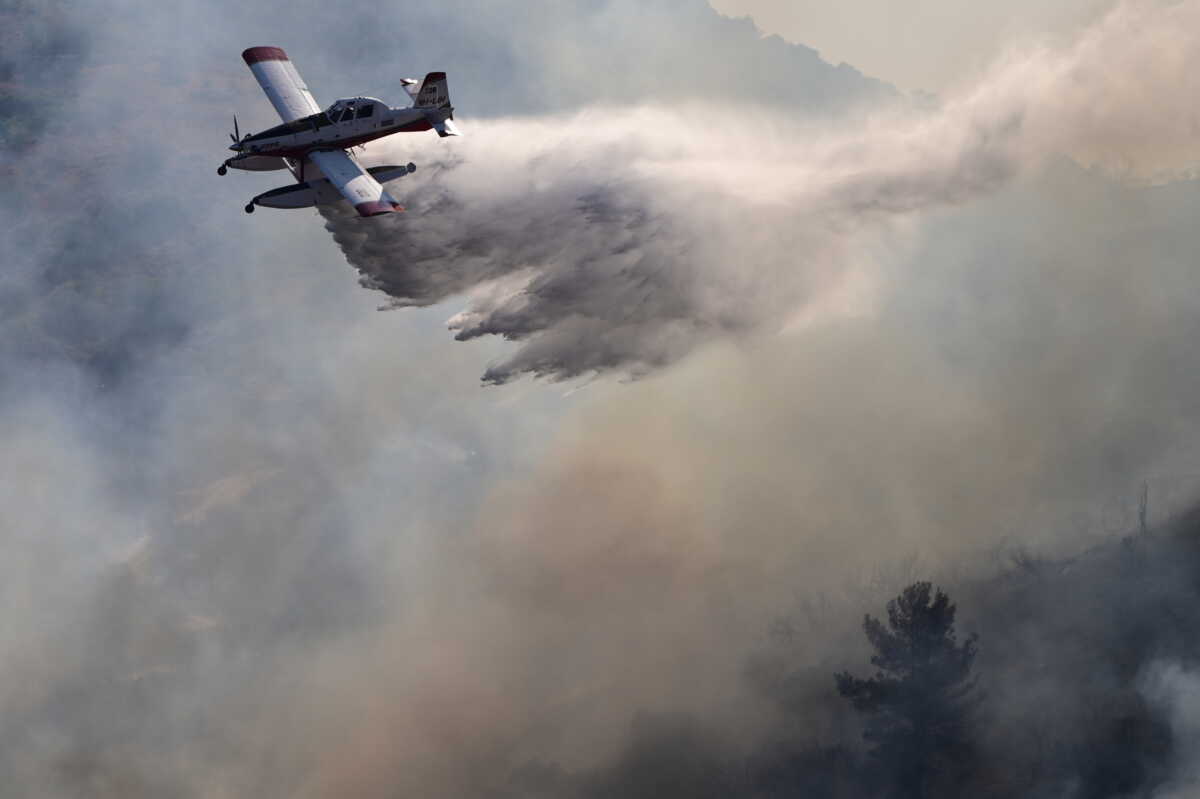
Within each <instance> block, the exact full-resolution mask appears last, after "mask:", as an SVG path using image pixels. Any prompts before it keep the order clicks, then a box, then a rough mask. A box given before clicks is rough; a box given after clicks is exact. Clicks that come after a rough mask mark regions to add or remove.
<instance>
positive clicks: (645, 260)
mask: <svg viewBox="0 0 1200 799" xmlns="http://www.w3.org/2000/svg"><path fill="white" fill-rule="evenodd" d="M1197 24H1200V6H1198V5H1197V4H1194V3H1188V4H1180V5H1176V6H1173V7H1171V8H1167V9H1165V10H1164V9H1161V8H1158V7H1157V6H1155V5H1153V4H1147V3H1131V4H1127V5H1124V6H1121V7H1120V8H1118V9H1117V10H1116V11H1114V12H1112V13H1111V14H1110V15H1109V16H1107V17H1106V18H1105V19H1104V20H1103V21H1102V22H1101V23H1099V24H1098V25H1096V26H1095V27H1093V28H1092V29H1090V30H1088V31H1087V32H1086V33H1085V34H1084V35H1083V36H1081V37H1080V38H1079V39H1078V40H1077V41H1075V42H1074V43H1073V44H1072V45H1071V46H1070V47H1067V48H1065V49H1055V48H1054V47H1051V46H1049V45H1041V46H1037V47H1029V48H1026V49H1024V50H1021V51H1014V52H1012V53H1011V54H1010V55H1009V56H1008V57H1007V58H1006V59H1004V60H1003V61H1002V62H1000V63H999V64H997V65H996V66H995V68H994V69H992V70H991V71H990V72H989V73H987V74H986V75H985V76H984V77H983V79H982V80H981V82H979V83H978V84H977V85H976V86H974V87H973V88H971V89H969V90H967V91H963V92H961V93H960V94H958V95H956V96H954V97H952V98H950V99H949V100H948V101H947V102H946V103H945V104H944V106H943V107H942V108H940V109H939V110H937V111H934V112H930V113H917V112H912V111H893V112H891V113H887V114H883V115H878V116H874V117H870V118H867V119H865V120H863V121H862V122H861V123H860V124H857V125H853V124H850V125H847V124H846V123H842V125H841V127H839V129H838V130H837V131H830V130H817V129H814V128H813V127H812V126H811V124H809V125H805V124H804V123H801V122H799V121H797V120H796V119H795V118H793V117H789V116H784V115H781V114H779V113H772V112H766V111H762V110H758V109H752V108H738V107H737V104H736V102H734V103H732V104H724V105H722V106H720V110H714V109H713V108H705V109H701V108H694V107H693V108H685V109H668V108H610V109H591V110H588V111H586V112H584V113H580V114H577V115H574V116H565V117H557V118H542V119H537V120H533V121H529V120H500V121H488V122H471V121H469V120H468V121H467V122H466V123H465V127H466V129H467V130H468V131H470V136H469V137H467V138H465V139H463V140H451V141H450V142H449V143H447V144H446V145H445V151H446V153H447V154H446V155H445V156H443V157H442V160H441V161H439V162H436V163H433V164H427V165H426V167H425V168H424V169H423V170H421V171H420V172H419V173H418V175H417V176H416V177H415V178H410V179H409V180H408V181H407V182H405V183H404V184H402V186H403V188H402V190H401V193H402V194H403V195H404V196H405V197H406V202H407V204H408V206H409V213H408V214H406V215H404V216H402V217H391V218H387V219H383V220H373V221H371V222H369V223H364V222H362V221H360V220H358V219H357V218H356V217H354V216H353V215H352V214H350V213H349V212H348V211H343V210H341V209H323V210H322V213H323V214H324V215H325V217H326V220H327V227H328V228H329V229H330V230H331V231H332V232H333V234H334V236H335V238H336V239H337V241H338V243H339V244H340V245H341V246H342V248H343V250H344V251H345V253H346V257H347V258H348V260H349V261H350V263H351V264H353V265H354V266H355V267H356V268H358V269H359V270H360V272H361V273H362V275H363V277H362V282H363V285H365V286H367V287H370V288H375V289H379V290H381V291H383V292H385V293H386V294H388V295H390V298H391V299H390V303H389V307H400V306H412V305H416V306H421V305H429V304H432V303H436V302H440V301H442V300H445V299H446V298H448V297H451V296H454V295H459V294H465V295H467V296H468V298H469V304H468V307H467V309H466V310H465V311H463V312H462V313H460V314H458V315H456V316H455V317H454V318H452V319H451V320H450V327H451V329H452V330H454V331H456V337H457V338H459V339H460V340H467V339H472V338H476V337H479V336H483V335H488V334H495V335H499V336H503V337H505V338H507V339H512V340H515V341H519V342H520V346H519V347H518V349H517V350H516V352H515V353H513V354H512V355H511V356H509V357H508V358H507V359H505V360H503V361H501V362H500V363H498V364H495V365H493V366H492V367H491V368H490V369H488V371H487V372H486V374H485V375H484V381H485V382H489V383H504V382H507V381H509V380H511V379H513V378H515V377H517V376H519V375H521V374H526V373H528V374H534V375H540V376H548V377H551V378H556V379H563V378H572V377H577V376H580V375H586V374H589V373H597V372H605V371H610V370H615V371H618V372H623V373H627V374H630V375H635V376H636V375H639V374H643V373H645V372H647V371H649V370H652V369H654V368H656V367H661V366H663V365H666V364H669V363H671V362H673V361H675V360H677V359H678V358H680V357H682V356H683V355H685V354H686V353H688V352H689V351H691V350H692V349H694V348H695V347H696V346H698V345H700V344H702V343H703V342H705V341H707V340H710V339H712V338H713V337H715V336H719V335H722V334H728V333H739V332H745V331H753V330H760V329H764V328H765V329H777V328H780V327H781V326H783V325H785V324H786V323H787V321H788V320H789V319H791V318H793V317H794V316H795V315H796V314H798V313H803V312H804V311H805V308H806V306H820V305H821V304H822V303H823V302H824V301H825V299H826V297H827V296H828V295H829V293H830V292H831V291H835V290H837V288H838V287H840V286H842V285H843V283H844V281H845V280H846V277H847V275H849V274H850V273H851V272H852V271H853V270H854V268H855V267H856V266H860V265H861V261H862V259H861V258H860V257H859V255H860V253H859V251H858V249H857V247H856V245H855V243H854V241H853V239H854V237H855V236H856V235H858V234H859V233H861V231H862V229H863V227H864V226H868V225H878V224H885V223H887V222H888V221H889V220H892V219H894V218H896V217H898V216H900V215H903V214H907V213H910V212H914V211H919V210H921V209H926V208H931V207H937V206H942V205H946V204H951V203H961V202H964V201H966V200H969V199H971V198H973V197H976V196H979V195H981V194H983V193H986V192H989V191H991V190H993V189H995V188H997V187H998V186H1000V185H1002V184H1004V183H1005V182H1007V181H1009V180H1011V179H1013V178H1014V177H1016V176H1018V175H1021V174H1022V173H1024V172H1027V171H1028V170H1030V169H1034V168H1036V167H1037V166H1039V165H1040V164H1042V163H1044V161H1045V159H1046V158H1047V157H1049V156H1052V155H1054V154H1058V153H1065V154H1067V155H1070V156H1072V157H1074V158H1075V159H1076V160H1078V161H1079V162H1081V163H1082V164H1084V165H1086V166H1089V167H1092V166H1094V167H1099V168H1102V169H1104V170H1105V171H1107V172H1109V173H1111V174H1115V175H1119V176H1122V177H1126V178H1132V179H1137V180H1160V179H1165V178H1169V177H1171V176H1178V175H1180V174H1182V173H1187V172H1189V170H1192V169H1193V168H1194V166H1195V164H1196V161H1197V157H1198V156H1200V142H1197V140H1196V137H1195V136H1194V135H1193V134H1194V131H1195V130H1196V129H1197V126H1200V108H1198V106H1197V104H1196V101H1195V92H1187V91H1180V90H1181V88H1183V87H1186V86H1188V85H1189V84H1190V81H1191V80H1192V76H1193V75H1195V74H1196V72H1197V70H1198V69H1200V41H1197V39H1196V38H1195V37H1193V36H1190V35H1189V34H1188V31H1191V30H1195V29H1196V26H1197ZM403 147H404V143H403V142H400V141H394V140H393V141H392V142H389V143H387V144H384V145H380V146H379V147H378V148H376V149H372V150H371V151H370V156H371V158H372V160H379V161H389V160H392V161H394V160H397V159H403V158H405V157H406V156H405V155H404V154H403V149H402V148H403Z"/></svg>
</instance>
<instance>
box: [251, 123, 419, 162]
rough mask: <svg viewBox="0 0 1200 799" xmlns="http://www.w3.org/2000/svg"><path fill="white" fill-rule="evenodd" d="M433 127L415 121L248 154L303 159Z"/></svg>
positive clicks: (253, 151) (261, 148)
mask: <svg viewBox="0 0 1200 799" xmlns="http://www.w3.org/2000/svg"><path fill="white" fill-rule="evenodd" d="M432 129H433V125H431V124H429V120H428V119H417V120H414V121H412V122H410V123H408V124H407V125H402V126H400V127H398V128H388V129H387V130H372V131H369V132H367V133H362V134H360V135H358V136H354V137H351V138H349V139H338V140H336V141H330V142H320V143H315V144H309V145H306V146H303V147H283V148H280V149H277V150H268V149H267V148H265V147H260V148H259V149H257V150H254V149H250V150H248V152H250V153H252V154H254V155H270V156H279V157H280V158H303V157H304V155H305V154H306V153H311V152H313V151H314V150H333V149H339V150H345V149H347V148H349V147H357V146H358V145H360V144H366V143H367V142H369V141H374V140H375V139H382V138H383V137H384V136H391V135H392V134H393V133H419V132H421V131H423V130H432Z"/></svg>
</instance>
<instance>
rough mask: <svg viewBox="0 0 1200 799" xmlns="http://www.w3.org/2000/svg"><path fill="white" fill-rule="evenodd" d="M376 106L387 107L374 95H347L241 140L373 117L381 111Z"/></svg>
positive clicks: (277, 135)
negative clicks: (310, 112)
mask: <svg viewBox="0 0 1200 799" xmlns="http://www.w3.org/2000/svg"><path fill="white" fill-rule="evenodd" d="M377 107H378V108H380V109H386V108H387V106H386V105H384V103H383V101H382V100H376V99H375V98H374V97H348V98H346V99H343V100H338V101H337V102H336V103H334V104H333V105H331V106H329V108H326V109H325V110H324V111H322V112H320V113H317V114H313V115H311V116H307V117H301V118H300V119H296V120H293V121H291V122H284V123H283V124H282V125H276V126H275V127H273V128H267V129H266V130H264V131H262V132H261V133H256V134H254V135H253V136H250V135H247V136H245V137H244V138H243V139H242V141H244V142H256V141H262V140H263V139H274V138H278V137H280V136H287V135H290V134H294V133H303V132H305V131H310V130H320V129H321V128H323V127H325V126H327V125H334V124H338V123H341V122H349V121H351V120H353V119H368V118H371V117H374V116H375V114H376V113H382V110H381V111H379V112H377V111H376V108H377Z"/></svg>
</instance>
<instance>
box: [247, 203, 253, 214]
mask: <svg viewBox="0 0 1200 799" xmlns="http://www.w3.org/2000/svg"><path fill="white" fill-rule="evenodd" d="M246 213H248V214H252V213H254V203H246Z"/></svg>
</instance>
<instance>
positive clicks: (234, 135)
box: [229, 114, 241, 144]
mask: <svg viewBox="0 0 1200 799" xmlns="http://www.w3.org/2000/svg"><path fill="white" fill-rule="evenodd" d="M239 133H241V131H239V130H238V124H237V114H234V115H233V133H230V134H229V138H231V139H233V143H234V144H237V143H238V142H239V141H241V136H239V135H238V134H239Z"/></svg>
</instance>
